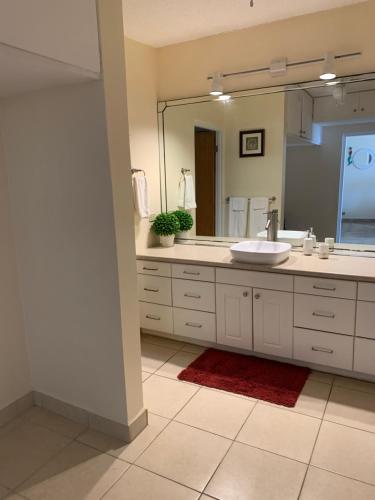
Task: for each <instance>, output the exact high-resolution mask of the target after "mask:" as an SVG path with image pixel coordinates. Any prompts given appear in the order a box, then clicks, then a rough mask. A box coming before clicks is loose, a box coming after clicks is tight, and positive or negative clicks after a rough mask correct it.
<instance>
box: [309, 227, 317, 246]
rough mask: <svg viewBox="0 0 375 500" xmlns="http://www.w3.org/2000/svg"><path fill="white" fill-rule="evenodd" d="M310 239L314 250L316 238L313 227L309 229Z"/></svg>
mask: <svg viewBox="0 0 375 500" xmlns="http://www.w3.org/2000/svg"><path fill="white" fill-rule="evenodd" d="M310 238H311V239H312V240H313V247H314V248H316V236H315V234H314V228H313V227H310Z"/></svg>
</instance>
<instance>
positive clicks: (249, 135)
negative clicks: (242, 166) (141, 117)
mask: <svg viewBox="0 0 375 500" xmlns="http://www.w3.org/2000/svg"><path fill="white" fill-rule="evenodd" d="M264 136H265V131H264V129H259V130H242V131H240V158H248V157H251V156H264Z"/></svg>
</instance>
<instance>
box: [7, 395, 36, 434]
mask: <svg viewBox="0 0 375 500" xmlns="http://www.w3.org/2000/svg"><path fill="white" fill-rule="evenodd" d="M33 405H34V397H33V393H32V392H29V393H27V394H25V396H22V397H21V398H19V399H17V400H16V401H13V403H11V404H10V405H8V406H6V407H5V408H2V409H1V410H0V427H3V426H4V425H6V424H8V423H9V422H11V421H12V420H14V419H15V418H17V417H19V416H20V415H22V413H25V411H27V410H28V409H29V408H32V406H33Z"/></svg>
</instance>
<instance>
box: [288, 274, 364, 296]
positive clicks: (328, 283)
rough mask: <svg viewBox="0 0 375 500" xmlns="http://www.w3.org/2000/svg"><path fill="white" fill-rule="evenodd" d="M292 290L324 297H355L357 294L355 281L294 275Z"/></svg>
mask: <svg viewBox="0 0 375 500" xmlns="http://www.w3.org/2000/svg"><path fill="white" fill-rule="evenodd" d="M294 291H295V292H298V293H309V294H311V295H322V296H325V297H338V298H341V299H355V298H356V295H357V283H355V282H354V281H340V280H330V279H326V278H305V277H302V276H296V277H295V278H294Z"/></svg>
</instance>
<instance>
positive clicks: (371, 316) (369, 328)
mask: <svg viewBox="0 0 375 500" xmlns="http://www.w3.org/2000/svg"><path fill="white" fill-rule="evenodd" d="M355 334H356V335H357V337H365V338H369V339H375V304H374V303H373V302H361V301H358V302H357V320H356V327H355ZM374 362H375V361H374Z"/></svg>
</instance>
